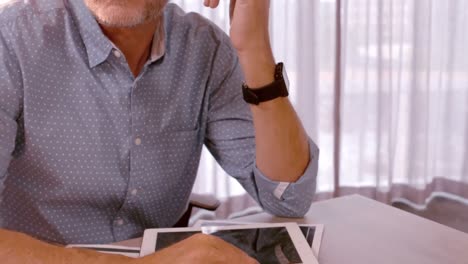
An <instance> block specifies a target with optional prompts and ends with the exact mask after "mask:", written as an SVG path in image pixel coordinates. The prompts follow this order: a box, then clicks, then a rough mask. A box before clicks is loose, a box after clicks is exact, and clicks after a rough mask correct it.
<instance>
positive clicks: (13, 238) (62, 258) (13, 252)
mask: <svg viewBox="0 0 468 264" xmlns="http://www.w3.org/2000/svg"><path fill="white" fill-rule="evenodd" d="M0 259H1V260H2V261H1V262H2V263H4V264H10V263H11V264H13V263H14V264H16V263H22V264H28V263H34V264H43V263H44V264H61V263H66V264H75V263H76V264H83V263H112V264H120V263H128V262H129V260H130V259H129V258H126V257H123V256H117V255H106V254H101V253H98V252H95V251H91V250H81V249H65V248H63V247H59V246H53V245H50V244H47V243H44V242H41V241H39V240H36V239H33V238H31V237H29V236H26V235H24V234H21V233H16V232H12V231H7V230H4V229H0Z"/></svg>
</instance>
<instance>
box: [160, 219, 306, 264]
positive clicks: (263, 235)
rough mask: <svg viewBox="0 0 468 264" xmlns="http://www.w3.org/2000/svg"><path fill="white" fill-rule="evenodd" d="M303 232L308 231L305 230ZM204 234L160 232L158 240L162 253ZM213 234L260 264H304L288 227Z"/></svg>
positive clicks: (226, 231) (222, 231)
mask: <svg viewBox="0 0 468 264" xmlns="http://www.w3.org/2000/svg"><path fill="white" fill-rule="evenodd" d="M301 230H302V229H301ZM302 231H303V232H308V230H306V229H303V230H302ZM197 233H200V232H197V231H195V232H175V233H174V232H170V233H165V232H159V233H158V235H157V240H156V248H155V250H156V251H158V250H160V249H163V248H165V247H168V246H171V245H172V244H175V243H177V242H179V241H182V240H184V239H186V238H188V237H190V236H192V235H194V234H197ZM211 235H213V236H216V237H219V238H221V239H223V240H224V241H226V242H228V243H230V244H232V245H234V246H236V247H238V248H240V249H241V250H242V251H244V252H245V253H247V254H248V255H249V256H251V257H253V258H255V259H256V260H257V261H259V262H260V263H271V264H289V263H302V262H303V261H302V260H301V258H300V256H299V254H298V252H297V250H296V248H295V246H294V244H293V241H292V239H291V237H290V234H289V232H288V230H287V229H286V228H285V227H270V228H249V229H237V230H218V231H215V232H212V233H211Z"/></svg>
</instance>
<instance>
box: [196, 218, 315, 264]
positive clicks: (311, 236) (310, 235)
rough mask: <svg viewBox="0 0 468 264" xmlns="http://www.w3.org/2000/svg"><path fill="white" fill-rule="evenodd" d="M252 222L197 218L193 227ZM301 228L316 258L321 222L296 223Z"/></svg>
mask: <svg viewBox="0 0 468 264" xmlns="http://www.w3.org/2000/svg"><path fill="white" fill-rule="evenodd" d="M245 224H253V223H248V222H235V221H229V220H199V221H197V222H196V223H195V225H194V226H193V227H196V228H201V227H206V226H232V225H245ZM298 225H299V228H300V229H301V232H302V234H303V235H304V238H305V239H306V241H307V244H308V245H309V246H310V248H311V249H312V251H313V252H314V255H315V257H317V258H318V256H319V252H320V245H321V244H322V237H323V228H324V225H323V224H298Z"/></svg>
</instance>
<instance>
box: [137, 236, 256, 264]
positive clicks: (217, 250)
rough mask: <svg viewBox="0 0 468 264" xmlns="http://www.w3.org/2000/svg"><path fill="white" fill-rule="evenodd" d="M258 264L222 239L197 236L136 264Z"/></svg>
mask: <svg viewBox="0 0 468 264" xmlns="http://www.w3.org/2000/svg"><path fill="white" fill-rule="evenodd" d="M146 263H161V264H166V263H171V264H177V263H181V264H182V263H191V264H215V263H223V264H238V263H242V264H258V262H257V261H256V260H255V259H253V258H251V257H249V256H248V255H247V254H246V253H244V252H243V251H241V250H240V249H238V248H236V247H234V246H233V245H231V244H229V243H227V242H225V241H223V240H222V239H220V238H217V237H214V236H209V235H203V234H197V235H194V236H192V237H190V238H188V239H186V240H183V241H181V242H179V243H177V244H175V245H173V246H170V247H168V248H166V249H163V250H161V251H158V252H156V253H155V254H153V255H150V256H147V257H144V258H142V259H137V260H136V262H135V264H146Z"/></svg>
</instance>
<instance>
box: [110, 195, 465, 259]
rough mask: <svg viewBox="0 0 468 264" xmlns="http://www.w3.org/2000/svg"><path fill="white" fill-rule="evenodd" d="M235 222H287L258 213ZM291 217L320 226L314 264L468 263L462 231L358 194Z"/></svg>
mask: <svg viewBox="0 0 468 264" xmlns="http://www.w3.org/2000/svg"><path fill="white" fill-rule="evenodd" d="M236 221H246V222H267V223H271V222H291V221H292V220H291V219H284V218H277V217H273V216H271V215H268V214H266V213H263V214H258V215H253V216H248V217H243V218H238V219H236ZM294 221H295V222H298V223H321V224H325V229H324V235H323V240H322V245H321V249H320V254H319V262H320V264H343V263H359V264H364V263H369V264H383V263H389V264H390V263H391V264H406V263H407V264H419V263H421V264H468V234H465V233H463V232H460V231H457V230H454V229H451V228H449V227H446V226H443V225H440V224H437V223H435V222H432V221H429V220H426V219H424V218H420V217H418V216H415V215H411V214H409V213H406V212H404V211H401V210H399V209H396V208H393V207H390V206H387V205H385V204H382V203H378V202H375V201H373V200H369V199H366V198H363V197H361V196H358V195H353V196H347V197H343V198H337V199H332V200H328V201H323V202H318V203H315V204H313V205H312V207H311V209H310V211H309V212H308V214H307V216H306V217H305V218H304V219H294ZM118 244H119V245H128V246H140V245H141V239H134V240H129V241H124V242H120V243H118Z"/></svg>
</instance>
